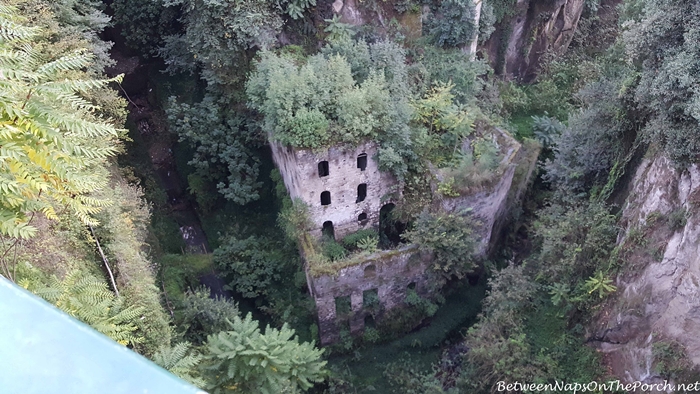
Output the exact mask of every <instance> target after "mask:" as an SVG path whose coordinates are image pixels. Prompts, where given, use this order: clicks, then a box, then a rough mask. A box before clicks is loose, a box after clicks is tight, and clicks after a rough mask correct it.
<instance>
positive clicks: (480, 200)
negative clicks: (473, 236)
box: [435, 128, 539, 255]
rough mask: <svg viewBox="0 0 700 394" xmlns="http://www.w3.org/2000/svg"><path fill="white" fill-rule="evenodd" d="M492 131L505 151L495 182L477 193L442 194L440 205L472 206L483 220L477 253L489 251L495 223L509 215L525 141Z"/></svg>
mask: <svg viewBox="0 0 700 394" xmlns="http://www.w3.org/2000/svg"><path fill="white" fill-rule="evenodd" d="M493 133H494V136H495V138H496V141H497V143H498V145H499V147H500V149H501V152H502V153H503V158H502V159H501V162H500V164H499V168H498V170H497V172H498V173H500V175H499V176H498V178H496V180H495V181H494V183H492V184H491V185H488V186H485V187H484V188H482V189H481V190H479V191H476V192H474V193H469V194H464V195H461V196H458V197H452V198H449V197H443V198H441V199H440V200H439V204H440V208H441V209H442V210H443V211H445V212H459V211H462V210H465V209H470V210H471V215H472V216H473V217H474V218H476V219H477V220H478V221H479V222H480V223H481V225H480V226H479V232H478V233H477V234H478V235H479V249H478V251H477V254H479V255H486V254H488V253H489V248H490V247H491V246H492V243H491V237H492V235H493V234H495V233H497V232H498V231H499V228H498V227H499V226H496V224H497V223H498V224H502V222H503V218H505V217H506V216H507V211H508V209H509V207H510V204H512V203H513V201H511V200H510V199H509V198H508V197H509V195H510V191H511V188H512V186H513V176H514V174H515V169H516V167H517V165H518V160H517V159H519V158H521V155H520V153H521V150H522V145H521V144H520V143H519V142H518V141H516V140H515V139H514V138H513V137H511V136H510V135H509V134H508V133H506V132H505V131H503V130H500V129H498V128H493ZM467 149H469V148H467ZM538 152H539V150H538ZM436 176H437V178H438V179H441V178H442V177H443V175H441V174H440V173H437V174H436ZM528 178H529V174H528ZM435 188H436V187H435Z"/></svg>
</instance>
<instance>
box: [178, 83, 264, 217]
mask: <svg viewBox="0 0 700 394" xmlns="http://www.w3.org/2000/svg"><path fill="white" fill-rule="evenodd" d="M166 112H167V114H168V122H169V124H170V127H171V129H172V130H173V131H174V132H176V133H177V134H178V135H179V136H180V140H181V141H187V142H188V143H189V144H191V146H192V147H193V148H194V149H195V154H194V157H193V158H192V160H190V161H189V162H188V164H189V165H191V166H193V167H194V168H195V173H196V174H197V177H198V178H199V179H201V180H203V181H208V182H211V183H213V184H215V185H216V188H217V189H218V190H219V192H220V193H221V194H223V196H224V197H226V198H227V199H229V200H232V201H234V202H236V203H238V204H241V205H243V204H246V203H248V202H250V201H254V200H257V199H258V198H259V197H260V195H259V193H258V189H259V188H260V187H261V185H262V183H261V182H259V181H258V175H259V174H258V172H259V166H260V163H259V159H258V157H257V156H256V155H254V154H253V152H252V150H251V147H254V146H256V145H257V144H258V143H259V141H258V140H257V139H256V137H255V135H254V134H253V132H252V131H251V130H250V128H249V127H248V126H247V125H246V123H245V121H244V119H243V118H242V117H241V116H238V115H237V114H236V112H233V111H223V110H222V109H221V108H220V107H219V105H218V104H217V103H216V100H215V98H214V97H213V96H211V95H207V96H206V97H205V98H204V99H203V100H202V101H201V102H200V103H196V104H194V105H189V104H184V103H177V102H176V101H175V98H174V97H171V98H170V105H169V107H168V109H167V110H166ZM198 178H194V179H192V180H193V181H196V180H197V179H198ZM198 186H200V184H198V183H197V182H193V184H191V185H190V189H191V191H194V192H195V193H196V196H197V200H198V201H200V200H201V201H202V202H203V204H204V206H207V205H208V204H209V203H210V202H209V201H210V200H211V199H212V197H209V196H207V193H208V190H202V188H201V187H198Z"/></svg>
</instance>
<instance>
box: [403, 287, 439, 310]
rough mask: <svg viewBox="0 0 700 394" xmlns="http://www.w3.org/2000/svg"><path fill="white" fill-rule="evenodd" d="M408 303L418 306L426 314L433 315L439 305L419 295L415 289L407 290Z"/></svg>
mask: <svg viewBox="0 0 700 394" xmlns="http://www.w3.org/2000/svg"><path fill="white" fill-rule="evenodd" d="M406 305H409V306H412V307H414V308H416V309H417V310H418V311H419V312H420V313H421V314H423V315H424V316H427V317H430V316H433V315H434V314H435V313H436V312H437V310H438V305H437V304H436V303H434V302H431V301H430V300H428V299H426V298H423V297H421V296H420V295H418V293H417V292H416V290H415V289H407V290H406Z"/></svg>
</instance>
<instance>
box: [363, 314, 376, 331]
mask: <svg viewBox="0 0 700 394" xmlns="http://www.w3.org/2000/svg"><path fill="white" fill-rule="evenodd" d="M375 327H376V324H375V323H374V316H372V315H367V316H365V328H375Z"/></svg>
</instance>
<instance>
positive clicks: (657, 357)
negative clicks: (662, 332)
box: [652, 340, 693, 379]
mask: <svg viewBox="0 0 700 394" xmlns="http://www.w3.org/2000/svg"><path fill="white" fill-rule="evenodd" d="M652 355H653V356H654V370H655V371H656V373H658V374H659V375H661V376H663V377H664V378H666V379H678V378H681V377H682V376H683V375H684V374H687V373H688V372H689V371H691V370H692V369H693V363H692V361H691V360H690V359H689V357H688V353H687V351H686V350H685V348H684V347H683V345H681V344H680V343H678V341H674V340H661V341H658V342H654V344H653V345H652Z"/></svg>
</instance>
